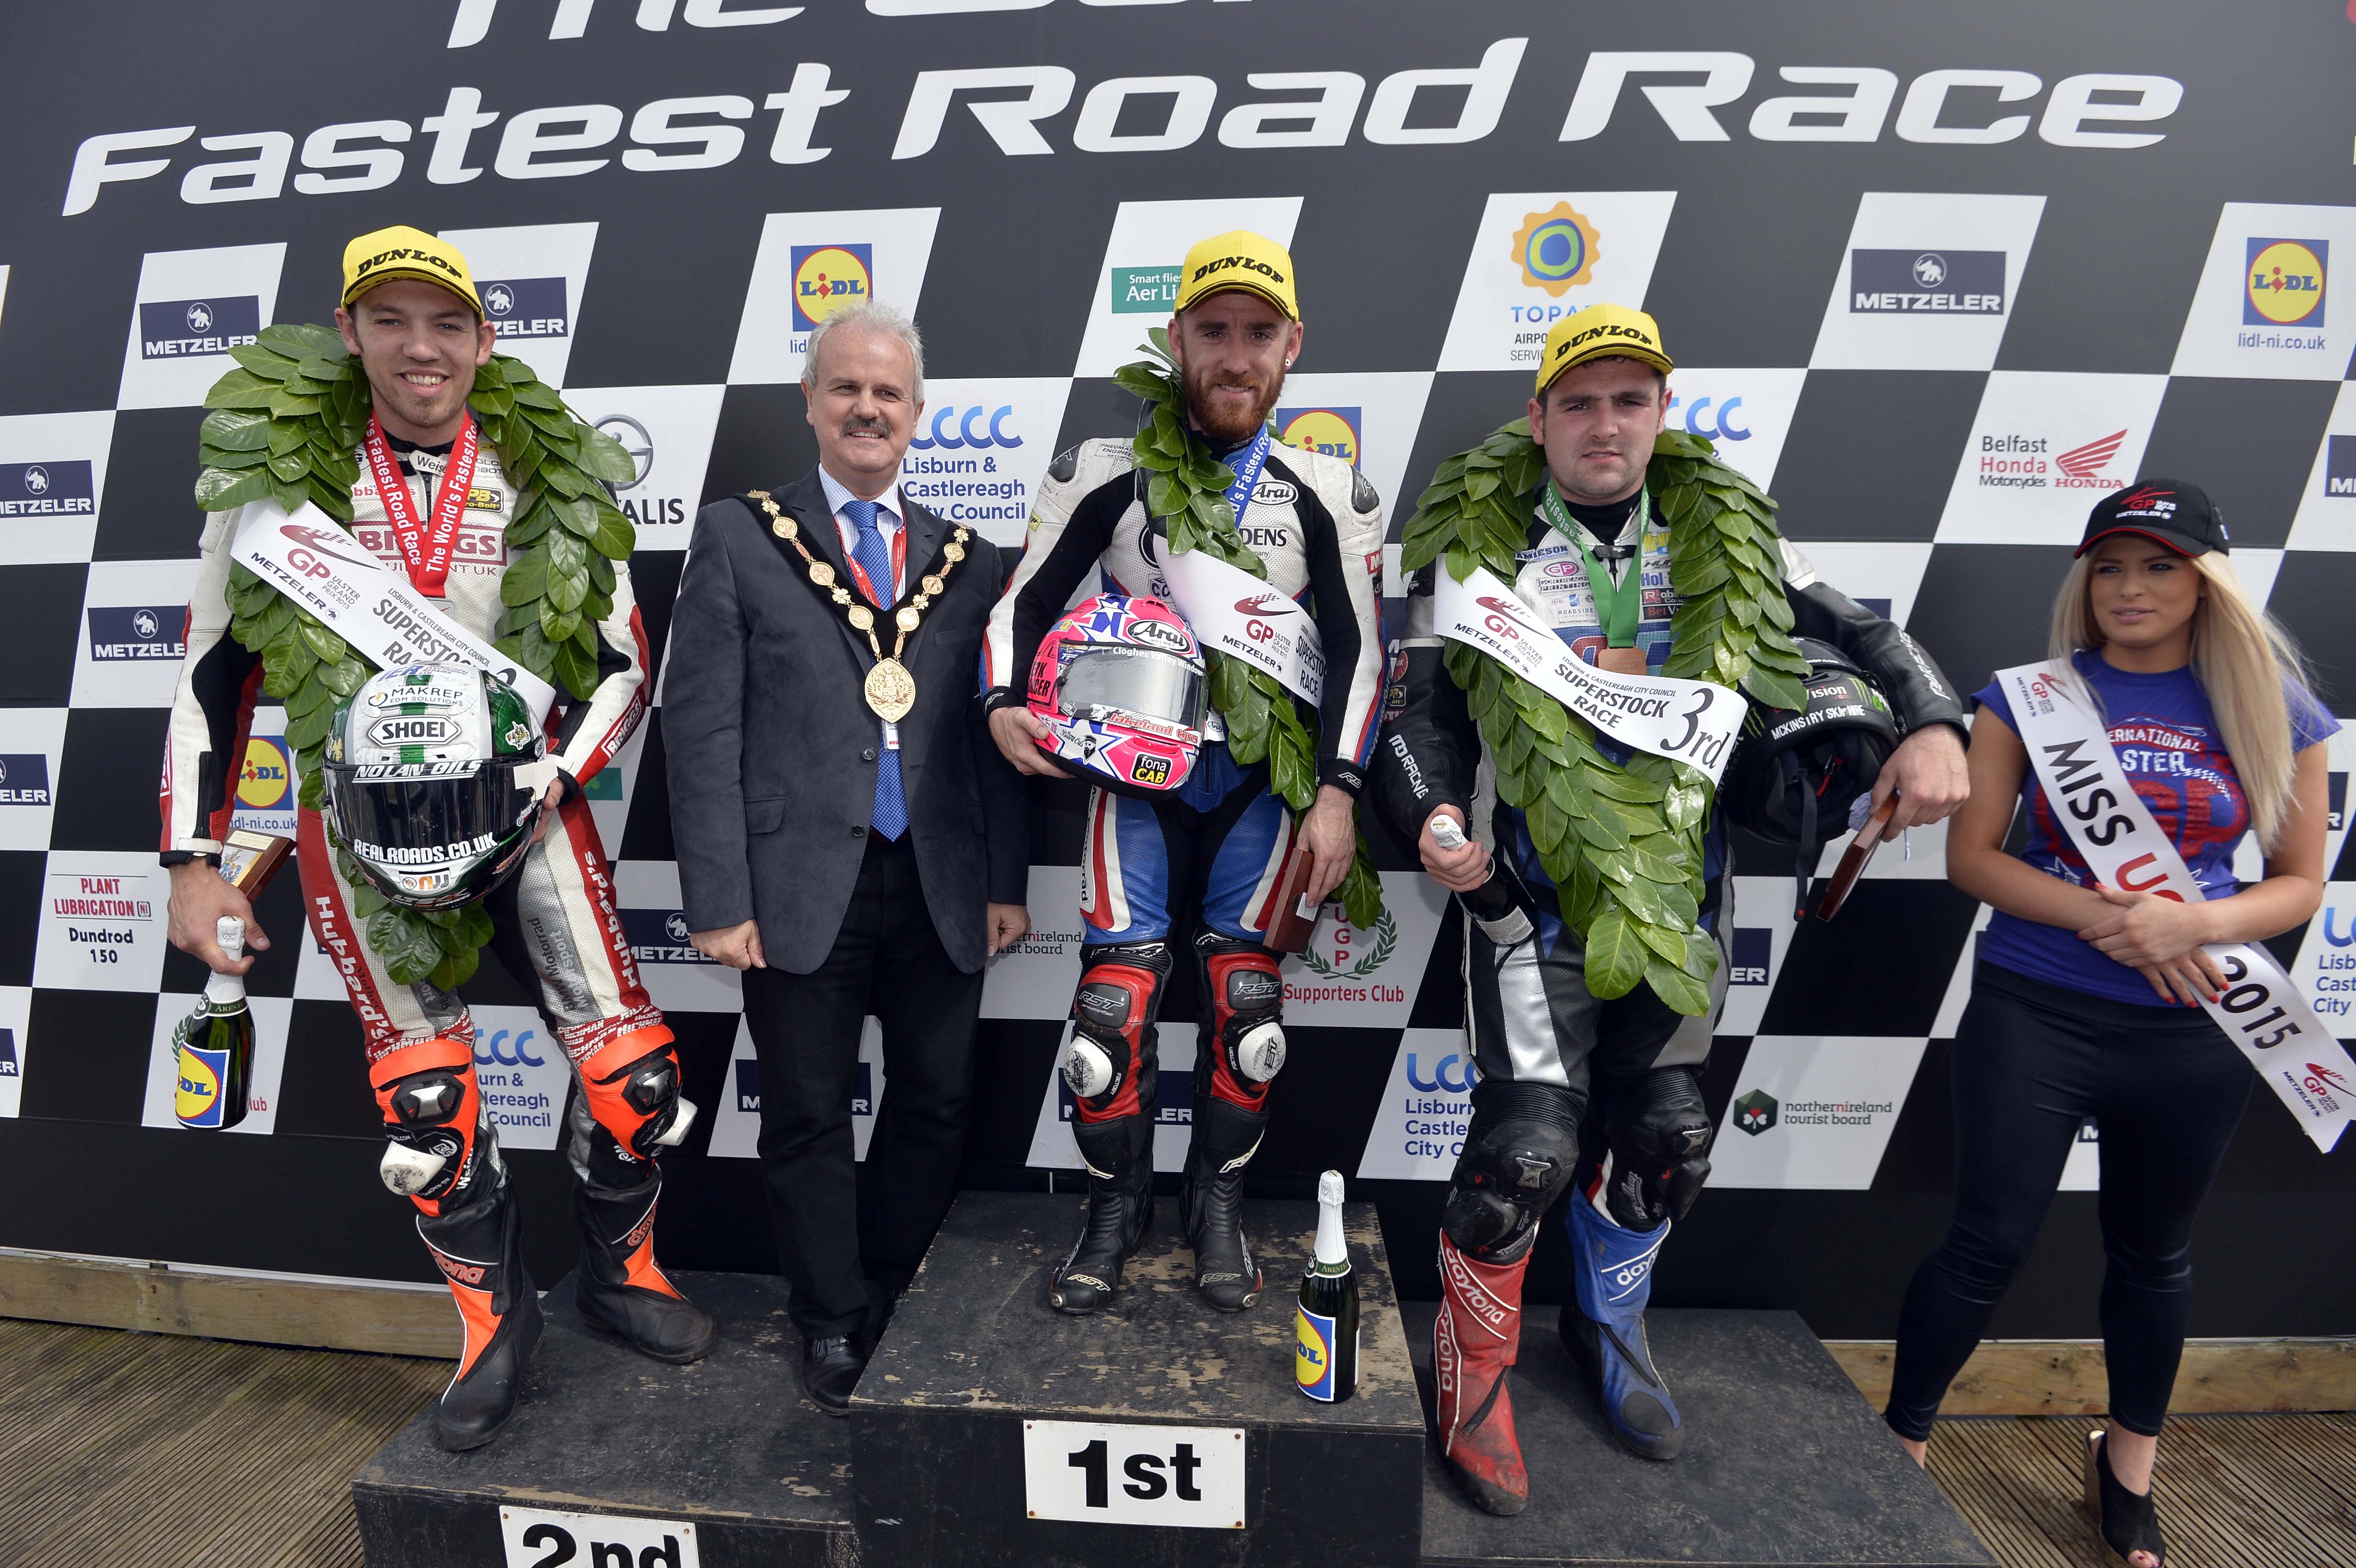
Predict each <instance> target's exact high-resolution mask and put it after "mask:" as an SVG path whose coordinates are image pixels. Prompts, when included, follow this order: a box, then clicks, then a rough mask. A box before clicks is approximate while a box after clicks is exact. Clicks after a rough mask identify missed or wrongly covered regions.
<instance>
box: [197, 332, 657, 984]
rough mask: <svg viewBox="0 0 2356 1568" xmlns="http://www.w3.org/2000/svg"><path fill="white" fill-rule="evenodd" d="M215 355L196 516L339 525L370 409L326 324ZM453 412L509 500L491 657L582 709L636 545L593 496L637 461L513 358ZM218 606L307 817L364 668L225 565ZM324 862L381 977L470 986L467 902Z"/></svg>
mask: <svg viewBox="0 0 2356 1568" xmlns="http://www.w3.org/2000/svg"><path fill="white" fill-rule="evenodd" d="M230 357H231V358H233V359H235V360H236V361H237V364H238V368H236V369H234V370H231V371H230V373H229V374H227V375H226V376H223V377H222V378H221V379H220V380H219V381H216V382H215V383H213V389H212V390H211V391H210V392H209V393H207V394H206V396H205V407H206V408H208V409H209V410H211V412H210V413H209V414H207V415H206V416H205V421H204V425H203V427H202V429H201V432H200V433H199V436H198V443H199V444H198V453H197V454H198V460H199V461H200V462H201V463H203V464H204V472H203V473H201V474H199V475H198V476H197V505H198V506H199V507H203V508H204V509H205V510H206V511H209V512H220V511H227V510H228V509H230V507H241V506H243V505H245V504H246V503H247V502H249V501H261V500H275V501H276V502H277V503H278V504H279V505H280V506H282V507H285V508H286V509H287V510H288V511H290V512H291V511H294V510H295V508H296V507H301V506H303V505H304V504H305V503H306V502H307V503H310V504H312V505H315V506H316V507H318V508H319V509H320V510H321V511H323V512H325V513H327V515H328V516H329V517H333V518H335V519H336V521H337V522H338V523H341V524H343V525H344V526H345V527H347V528H349V527H350V525H351V521H352V486H353V485H355V484H357V483H359V459H358V457H357V456H356V455H355V453H356V452H357V451H358V449H359V444H360V443H361V442H362V441H364V440H366V439H367V436H368V421H369V409H370V407H371V406H372V401H371V398H370V395H369V385H368V378H367V377H366V375H365V374H364V373H363V372H362V371H361V369H360V362H359V359H358V358H357V357H354V356H353V355H351V354H350V353H348V351H347V350H346V349H345V347H344V340H343V338H342V336H340V335H339V334H337V332H335V331H334V330H333V329H332V328H329V327H324V326H296V325H274V326H265V327H263V328H262V331H261V332H260V333H259V334H258V335H257V340H256V341H255V342H253V343H250V344H245V345H241V346H240V347H235V348H232V349H230ZM467 406H468V407H469V408H471V409H472V410H473V411H474V413H475V418H476V420H477V421H478V422H479V423H480V425H481V427H482V436H483V439H484V440H485V441H486V442H487V443H489V444H490V447H491V450H492V451H494V452H496V453H498V458H499V466H500V469H501V471H502V472H503V473H504V474H505V475H507V480H508V483H509V485H512V486H514V487H515V489H516V491H517V493H518V494H517V497H516V506H515V515H514V517H512V518H511V519H510V520H509V523H508V529H507V542H508V548H509V550H510V551H511V552H514V551H519V552H520V553H518V554H516V555H515V556H514V559H513V560H510V561H509V563H508V569H507V572H506V575H505V576H504V577H503V578H502V579H501V581H500V584H499V602H500V603H501V604H502V605H503V606H504V609H503V610H502V612H501V613H500V616H499V620H498V625H497V626H496V628H495V629H494V631H495V635H496V636H497V638H498V641H497V642H496V643H495V644H494V645H495V646H496V647H498V650H499V651H500V652H501V653H504V654H506V655H507V656H509V657H510V658H512V659H514V660H515V661H516V662H517V663H519V664H520V665H522V666H523V667H525V668H526V669H529V670H530V671H531V672H532V674H534V675H536V676H538V677H540V678H541V679H542V680H544V681H547V682H548V683H549V684H550V685H552V686H554V687H556V688H559V689H560V690H562V691H569V692H570V693H572V694H573V696H574V697H575V698H585V697H587V696H588V695H589V694H590V692H591V691H592V690H593V689H594V688H595V687H596V684H597V653H598V645H597V624H598V623H599V622H600V621H603V620H604V619H605V617H606V616H607V615H609V614H611V613H613V609H614V586H615V581H616V580H615V576H614V567H615V565H616V562H620V561H626V560H628V559H629V557H630V551H631V550H632V549H634V548H636V545H637V531H636V529H635V528H632V526H631V523H630V519H629V518H628V517H626V516H625V515H624V514H623V512H622V510H621V508H620V507H616V506H615V505H614V501H613V497H612V496H610V495H609V494H607V492H606V490H605V485H606V484H608V483H611V484H616V485H624V484H627V483H629V482H630V481H631V480H633V479H635V478H637V464H635V463H633V462H632V460H631V458H630V454H629V453H626V452H625V451H623V450H622V447H621V444H620V443H618V442H616V441H615V440H614V439H613V438H612V437H610V436H607V435H605V434H602V433H600V432H597V431H595V430H593V429H591V428H590V427H589V426H588V425H586V424H584V423H583V422H582V421H581V420H580V419H579V418H578V417H576V416H575V415H574V414H573V411H571V410H570V409H568V408H566V407H565V406H564V400H563V398H562V397H561V396H560V395H559V394H558V393H557V391H556V389H554V388H552V387H551V386H549V385H548V384H547V383H546V382H544V381H542V380H541V379H539V378H538V377H537V376H535V375H534V374H533V373H532V370H531V367H530V366H529V365H526V364H525V363H524V362H523V361H522V360H520V359H517V358H514V357H511V356H509V355H505V354H494V355H493V356H491V358H490V362H489V363H488V364H486V365H484V366H483V367H482V368H479V369H477V371H476V372H475V389H474V392H473V393H472V395H471V396H469V397H468V399H467ZM228 598H229V608H230V635H232V636H234V637H236V638H237V640H238V641H239V642H240V643H241V644H242V645H244V646H245V647H247V648H248V649H250V650H252V652H254V653H257V654H260V655H261V656H262V690H263V691H264V692H265V693H266V694H268V695H269V696H270V697H272V698H273V699H277V700H278V701H280V702H281V703H283V704H284V706H285V709H286V743H287V745H288V747H289V748H290V749H292V751H293V752H294V753H295V776H296V778H297V779H298V780H299V781H300V795H299V796H298V798H299V799H300V801H301V803H302V804H303V805H305V807H308V808H309V809H312V810H315V811H316V810H317V809H318V808H319V806H320V805H321V803H322V795H321V790H320V779H319V752H320V749H321V747H322V746H324V745H325V743H326V741H327V722H328V720H330V719H331V718H332V717H333V716H334V713H335V710H336V707H337V704H338V703H339V702H341V701H342V700H343V699H345V698H348V697H349V696H350V695H351V694H352V693H353V692H355V691H357V690H359V687H360V683H361V682H362V681H365V680H366V679H368V677H369V675H370V674H371V673H373V671H374V669H375V667H374V666H373V665H372V664H370V663H369V661H367V660H365V659H363V658H361V657H360V656H359V655H358V654H356V653H354V652H353V651H352V650H351V649H350V647H349V646H348V645H346V643H345V642H344V639H343V638H341V637H339V636H337V635H336V634H335V633H334V632H333V631H331V630H329V629H328V628H327V626H326V625H325V624H322V623H321V622H319V621H318V620H317V619H316V618H315V617H313V616H312V615H311V614H310V613H308V612H307V611H305V610H303V609H301V608H299V607H297V606H296V605H295V603H292V602H291V601H289V600H287V599H285V598H284V597H283V596H281V595H280V593H279V592H278V591H277V590H276V589H275V588H273V587H272V586H271V585H270V584H269V583H267V582H265V581H262V579H261V578H259V577H256V576H255V575H254V574H253V573H252V572H251V571H247V570H246V569H245V568H244V567H242V566H239V565H235V564H232V565H231V566H230V579H229V589H228ZM336 853H337V857H338V868H339V869H341V871H342V872H343V876H344V880H345V881H346V882H348V884H350V886H351V888H352V891H353V910H352V912H353V914H354V915H355V916H356V917H357V918H359V919H361V920H364V921H366V922H367V923H368V937H367V940H368V944H369V951H370V952H372V953H374V954H375V955H377V956H378V957H379V958H380V959H382V960H383V961H384V965H385V970H386V972H387V973H388V974H390V975H391V976H392V978H393V979H394V981H396V982H397V983H399V984H401V985H404V986H408V985H414V984H416V983H417V982H419V981H421V980H429V981H431V982H432V983H433V984H434V985H435V986H437V987H441V988H442V989H443V990H445V991H446V990H450V989H453V988H455V987H457V986H459V985H462V984H464V983H465V982H466V980H467V979H468V978H469V977H471V976H473V975H474V973H475V966H476V965H477V961H478V957H479V954H480V951H481V949H482V947H483V944H485V943H487V942H488V941H489V940H490V935H491V923H490V917H489V916H488V915H487V914H485V913H484V912H482V910H481V909H479V908H477V907H475V906H472V905H469V906H467V907H465V908H462V909H454V910H412V909H406V908H403V907H402V906H401V905H398V904H394V903H391V902H390V901H387V900H386V899H385V898H384V896H383V895H382V894H380V893H379V892H377V891H376V890H375V889H374V888H373V887H371V886H370V885H369V883H368V881H367V880H365V879H364V878H363V877H361V875H360V874H359V866H358V865H357V864H356V863H354V862H353V861H352V859H351V858H350V857H349V856H348V854H346V853H345V850H344V848H343V847H342V846H341V845H340V844H339V845H337V846H336Z"/></svg>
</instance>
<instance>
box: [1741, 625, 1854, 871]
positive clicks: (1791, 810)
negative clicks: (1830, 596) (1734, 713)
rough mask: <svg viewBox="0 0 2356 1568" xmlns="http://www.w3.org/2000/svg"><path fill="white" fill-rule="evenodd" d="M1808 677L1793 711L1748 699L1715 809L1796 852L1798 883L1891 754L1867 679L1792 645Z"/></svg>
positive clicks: (1820, 646)
mask: <svg viewBox="0 0 2356 1568" xmlns="http://www.w3.org/2000/svg"><path fill="white" fill-rule="evenodd" d="M1793 642H1794V644H1795V645H1797V646H1798V648H1799V650H1800V655H1801V656H1802V657H1804V658H1805V659H1806V660H1807V661H1808V664H1809V666H1810V667H1811V673H1810V674H1809V676H1808V677H1807V679H1806V681H1805V682H1804V685H1805V686H1806V687H1807V691H1808V705H1807V706H1806V707H1805V708H1804V709H1799V710H1797V711H1794V710H1793V709H1788V708H1775V707H1771V706H1769V705H1768V704H1766V703H1764V702H1761V701H1760V700H1758V699H1756V698H1753V699H1751V709H1750V711H1749V712H1748V713H1746V714H1744V715H1743V719H1742V732H1741V734H1740V736H1739V737H1738V738H1737V740H1736V741H1735V747H1734V756H1733V758H1732V759H1731V760H1730V762H1729V763H1727V766H1726V776H1725V778H1724V780H1723V781H1722V782H1721V783H1720V784H1719V786H1718V798H1719V806H1720V809H1722V810H1723V811H1724V812H1725V813H1726V818H1727V820H1728V821H1729V822H1730V823H1732V824H1733V825H1734V826H1735V827H1740V828H1741V829H1742V830H1743V831H1744V832H1746V833H1750V834H1752V835H1755V836H1756V837H1761V838H1764V839H1766V840H1767V841H1768V842H1770V843H1772V844H1790V845H1794V846H1795V847H1796V848H1797V851H1798V855H1797V863H1798V866H1799V875H1800V879H1801V880H1802V882H1803V883H1804V882H1805V881H1806V880H1807V877H1808V874H1809V872H1810V871H1811V870H1812V869H1814V868H1815V862H1816V855H1817V853H1818V852H1819V851H1820V850H1822V849H1823V848H1824V847H1825V846H1826V844H1829V843H1831V842H1832V841H1833V840H1834V839H1835V838H1837V837H1840V836H1841V835H1842V834H1843V833H1845V832H1847V830H1848V827H1849V811H1850V808H1851V807H1852V806H1853V805H1855V803H1856V802H1857V801H1858V800H1859V799H1861V798H1863V797H1864V796H1866V795H1869V794H1871V793H1872V790H1873V781H1874V780H1875V779H1877V778H1878V777H1879V776H1880V773H1881V764H1882V763H1886V762H1888V761H1889V760H1890V752H1894V751H1896V750H1897V749H1898V741H1899V734H1898V722H1897V720H1895V719H1893V718H1892V717H1891V716H1890V703H1889V701H1888V699H1885V698H1884V697H1883V696H1882V694H1881V688H1880V687H1879V686H1878V685H1876V684H1875V682H1874V679H1873V677H1871V676H1870V675H1868V674H1867V673H1866V672H1865V671H1864V670H1862V669H1859V668H1858V667H1857V665H1856V664H1854V663H1853V662H1851V660H1850V659H1849V657H1848V656H1847V655H1846V654H1844V653H1842V652H1841V651H1840V650H1839V649H1838V648H1836V647H1834V646H1833V645H1831V644H1829V643H1820V642H1818V641H1816V640H1815V638H1813V637H1794V639H1793Z"/></svg>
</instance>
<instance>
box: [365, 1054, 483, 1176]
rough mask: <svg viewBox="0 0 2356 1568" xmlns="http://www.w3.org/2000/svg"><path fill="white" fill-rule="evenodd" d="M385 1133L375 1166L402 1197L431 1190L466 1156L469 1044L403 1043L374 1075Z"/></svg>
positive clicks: (458, 1171) (470, 1113) (470, 1136)
mask: <svg viewBox="0 0 2356 1568" xmlns="http://www.w3.org/2000/svg"><path fill="white" fill-rule="evenodd" d="M374 1076H375V1079H376V1082H375V1083H374V1084H373V1087H374V1088H375V1090H376V1101H377V1106H378V1108H379V1109H380V1111H382V1112H383V1114H384V1136H385V1138H386V1140H387V1142H386V1147H385V1151H384V1157H383V1158H382V1159H381V1160H380V1161H379V1162H378V1165H377V1174H378V1175H379V1177H380V1178H381V1179H383V1181H384V1184H385V1186H386V1187H387V1188H388V1189H391V1191H394V1192H397V1193H399V1194H401V1195H402V1197H404V1198H423V1199H434V1198H439V1197H441V1196H442V1195H443V1194H444V1193H445V1192H448V1191H449V1190H450V1189H452V1188H453V1187H455V1186H456V1185H457V1184H458V1183H459V1182H460V1181H461V1180H462V1179H465V1177H466V1171H467V1168H468V1167H469V1166H471V1165H472V1164H473V1152H474V1142H475V1129H476V1126H477V1122H478V1120H479V1118H480V1116H481V1107H480V1105H479V1104H478V1103H477V1099H476V1094H475V1051H474V1048H473V1047H472V1046H471V1045H469V1044H467V1043H466V1042H465V1041H463V1040H422V1041H419V1042H418V1043H416V1044H414V1045H408V1046H403V1047H402V1048H401V1049H400V1050H398V1051H394V1052H393V1053H392V1054H391V1056H390V1057H389V1058H387V1059H386V1060H385V1061H383V1062H382V1063H380V1064H379V1068H378V1071H377V1072H376V1074H375V1075H374Z"/></svg>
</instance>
